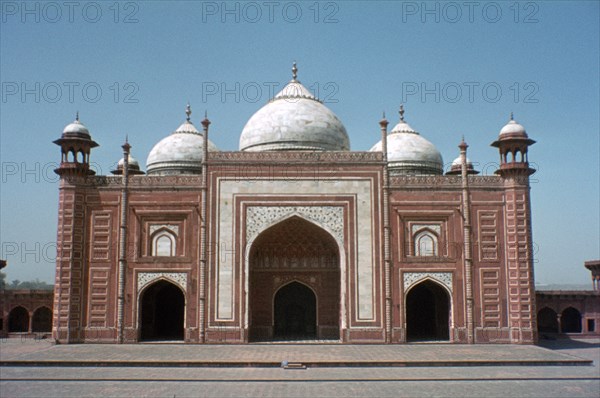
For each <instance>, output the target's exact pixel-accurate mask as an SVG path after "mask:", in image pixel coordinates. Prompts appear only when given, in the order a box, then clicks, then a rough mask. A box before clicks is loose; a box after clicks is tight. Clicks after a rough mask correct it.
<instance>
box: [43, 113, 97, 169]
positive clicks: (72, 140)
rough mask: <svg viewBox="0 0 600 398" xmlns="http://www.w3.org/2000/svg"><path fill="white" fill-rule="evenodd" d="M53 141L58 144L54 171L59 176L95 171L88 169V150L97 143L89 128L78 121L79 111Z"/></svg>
mask: <svg viewBox="0 0 600 398" xmlns="http://www.w3.org/2000/svg"><path fill="white" fill-rule="evenodd" d="M54 143H55V144H56V145H58V146H60V150H61V160H60V166H59V167H58V168H57V169H55V170H54V172H55V173H56V174H58V175H60V176H88V175H94V174H96V172H95V171H94V170H91V169H90V152H91V149H92V148H94V147H97V146H98V144H97V143H96V142H95V141H94V140H92V136H91V135H90V132H89V130H88V129H87V127H85V125H84V124H83V123H81V122H80V121H79V112H77V115H76V116H75V121H74V122H73V123H70V124H68V125H67V126H66V127H65V128H64V130H63V132H62V135H61V136H60V138H59V139H58V140H55V141H54Z"/></svg>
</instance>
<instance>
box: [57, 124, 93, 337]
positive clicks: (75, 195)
mask: <svg viewBox="0 0 600 398" xmlns="http://www.w3.org/2000/svg"><path fill="white" fill-rule="evenodd" d="M54 143H55V144H56V145H59V146H60V148H61V162H60V166H59V167H58V168H57V169H56V170H54V171H55V173H56V174H58V175H59V176H60V191H59V200H58V233H57V239H56V242H57V247H56V250H57V255H56V278H55V283H54V286H55V287H54V311H53V312H52V313H53V321H52V337H53V338H54V340H55V341H57V342H61V343H75V342H81V341H83V325H82V303H83V300H82V298H83V292H84V291H85V286H84V278H85V276H84V274H85V241H84V239H85V238H84V237H85V233H84V231H85V220H86V214H85V206H84V203H85V190H86V186H87V181H86V180H87V177H89V176H93V175H94V174H96V173H95V172H94V171H93V170H91V169H90V152H91V149H92V148H94V147H97V146H98V144H97V143H96V142H95V141H94V140H92V137H91V135H90V132H89V130H88V129H87V127H85V126H84V125H83V124H82V123H81V122H80V121H79V113H78V114H77V116H76V117H75V121H74V122H73V123H71V124H69V125H67V126H66V127H65V128H64V130H63V133H62V135H61V137H60V138H59V139H58V140H56V141H54Z"/></svg>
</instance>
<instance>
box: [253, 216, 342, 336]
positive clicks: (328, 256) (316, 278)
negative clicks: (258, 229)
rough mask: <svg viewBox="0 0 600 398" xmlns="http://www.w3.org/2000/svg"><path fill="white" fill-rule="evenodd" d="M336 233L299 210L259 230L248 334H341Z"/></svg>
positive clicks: (256, 242)
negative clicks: (332, 232)
mask: <svg viewBox="0 0 600 398" xmlns="http://www.w3.org/2000/svg"><path fill="white" fill-rule="evenodd" d="M339 258H340V256H339V250H338V245H337V242H336V241H335V239H334V238H333V237H332V236H331V235H330V234H329V233H328V232H327V231H325V230H323V229H322V228H320V227H318V226H316V225H315V224H313V223H311V222H309V221H306V220H304V219H302V218H300V217H298V216H293V217H290V218H288V219H286V220H284V221H281V222H280V223H278V224H276V225H274V226H272V227H270V228H269V229H267V230H265V231H264V232H263V233H261V234H260V235H259V236H258V237H257V238H256V239H255V240H254V242H253V244H252V246H251V249H250V253H249V261H250V264H249V269H250V276H249V317H248V318H249V340H250V341H264V340H296V339H329V340H338V339H339V338H340V260H339Z"/></svg>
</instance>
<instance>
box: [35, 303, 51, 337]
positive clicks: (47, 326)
mask: <svg viewBox="0 0 600 398" xmlns="http://www.w3.org/2000/svg"><path fill="white" fill-rule="evenodd" d="M31 331H32V332H34V333H41V332H51V331H52V311H50V308H48V307H40V308H38V309H37V310H35V312H34V313H33V316H32V317H31Z"/></svg>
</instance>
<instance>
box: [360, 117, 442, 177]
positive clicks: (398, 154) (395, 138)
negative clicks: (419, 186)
mask: <svg viewBox="0 0 600 398" xmlns="http://www.w3.org/2000/svg"><path fill="white" fill-rule="evenodd" d="M400 114H401V119H400V123H398V124H397V125H396V126H395V127H394V128H393V129H392V131H391V132H390V133H389V134H388V136H387V152H388V153H387V157H388V168H389V170H390V173H392V174H442V173H443V165H444V161H443V159H442V155H441V154H440V152H439V151H438V150H437V148H436V147H435V145H433V144H432V143H431V142H429V141H428V140H426V139H425V138H423V137H422V136H421V135H420V134H419V133H418V132H417V131H415V130H414V129H413V128H412V127H411V126H410V125H409V124H408V123H406V122H405V121H404V116H403V114H404V111H403V110H401V111H400ZM381 150H382V144H381V141H379V142H378V143H377V144H375V146H373V147H372V148H371V151H372V152H377V151H379V152H380V151H381Z"/></svg>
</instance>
